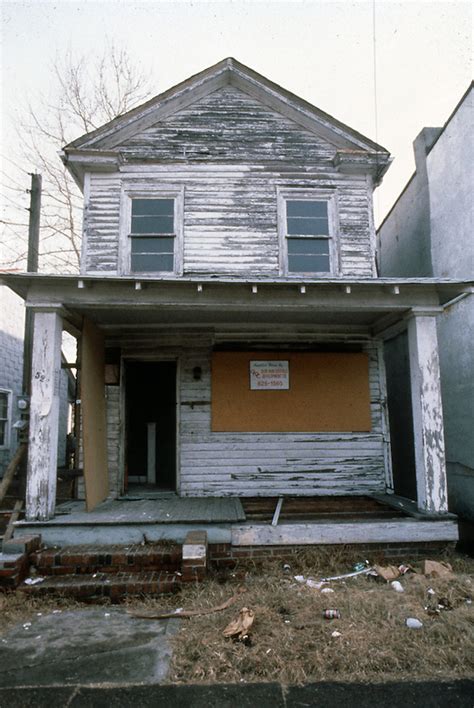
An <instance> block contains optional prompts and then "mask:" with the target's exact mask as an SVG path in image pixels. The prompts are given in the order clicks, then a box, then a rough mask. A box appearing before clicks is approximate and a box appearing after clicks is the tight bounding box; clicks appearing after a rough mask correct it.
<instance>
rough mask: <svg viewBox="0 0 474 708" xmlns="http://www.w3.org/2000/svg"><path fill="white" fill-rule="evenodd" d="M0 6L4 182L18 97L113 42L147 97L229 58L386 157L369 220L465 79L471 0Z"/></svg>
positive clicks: (385, 203) (59, 1)
mask: <svg viewBox="0 0 474 708" xmlns="http://www.w3.org/2000/svg"><path fill="white" fill-rule="evenodd" d="M0 5H1V12H2V25H1V79H2V91H1V109H2V113H1V117H2V124H1V138H2V148H1V155H2V156H3V158H4V159H3V160H2V161H1V162H0V164H1V165H2V170H3V177H4V178H5V176H6V174H8V173H9V172H10V170H13V169H14V168H13V165H12V163H10V162H8V158H9V155H10V150H11V149H13V148H14V147H15V145H14V143H15V141H16V140H17V138H16V134H15V131H14V122H15V118H14V116H15V111H16V110H18V108H19V106H20V101H21V100H22V99H23V98H24V97H25V96H26V97H29V98H34V97H35V96H39V95H41V94H43V95H45V94H47V92H48V87H49V85H50V83H51V81H52V63H53V62H54V61H55V59H56V58H57V57H61V55H64V52H66V51H67V50H72V52H79V53H81V52H83V53H86V54H87V53H89V52H97V51H98V52H99V53H100V52H101V50H102V48H103V47H104V45H105V43H106V42H113V43H115V44H117V45H118V46H122V47H125V48H126V49H127V51H128V52H129V54H130V56H131V57H132V59H133V60H134V61H135V62H136V63H137V64H139V65H141V66H142V68H143V70H144V71H146V72H148V73H149V75H150V77H151V84H152V89H153V93H160V92H161V91H164V90H166V89H167V88H169V87H171V86H173V85H175V84H176V83H178V82H180V81H182V80H184V79H186V78H187V77H189V76H191V75H193V74H195V73H197V72H198V71H200V70H202V69H204V68H206V67H207V66H210V65H212V64H214V63H216V62H218V61H220V60H221V59H223V58H224V57H228V56H233V57H235V58H236V59H238V60H239V61H240V62H242V63H244V64H247V65H248V66H250V67H251V68H253V69H254V70H256V71H258V72H259V73H261V74H263V75H264V76H266V77H267V78H269V79H271V80H272V81H274V82H276V83H278V84H280V85H281V86H283V87H285V88H286V89H288V90H290V91H292V92H293V93H295V94H297V95H299V96H301V97H302V98H304V99H306V100H307V101H309V102H310V103H313V104H314V105H316V106H318V108H320V109H322V110H324V111H326V112H327V113H330V114H331V115H333V116H334V117H336V118H337V119H339V120H341V121H342V122H344V123H346V124H348V125H349V126H351V127H352V128H354V129H356V130H358V131H359V132H361V133H362V134H364V135H366V136H367V137H369V138H371V139H372V140H375V141H376V142H378V143H380V144H381V145H383V146H384V147H385V148H387V149H388V150H389V151H390V152H391V153H392V155H393V157H394V162H393V164H392V166H391V167H390V169H389V171H388V173H387V175H386V177H385V178H384V182H383V184H382V186H381V187H379V188H378V190H377V192H376V197H375V207H376V220H377V221H378V222H380V221H381V219H382V218H383V217H384V215H385V214H386V213H387V211H388V210H389V208H390V206H391V205H392V204H393V202H394V201H395V199H396V197H397V196H398V194H399V193H400V192H401V190H402V189H403V187H404V185H405V184H406V182H407V181H408V179H409V177H410V176H411V174H412V172H413V170H414V161H413V151H412V142H413V140H414V139H415V137H416V136H417V134H418V133H419V132H420V130H421V129H422V128H423V127H424V126H441V125H443V124H444V123H445V122H446V120H447V119H448V117H449V116H450V114H451V112H452V111H453V109H454V108H455V106H456V104H457V103H458V101H459V99H460V98H461V97H462V95H463V93H464V92H465V91H466V89H467V87H468V85H469V83H470V81H471V79H472V54H473V20H472V13H473V2H464V1H458V0H453V1H451V2H428V1H426V2H420V1H418V0H413V1H410V0H404V1H403V2H391V1H385V0H375V1H374V2H373V1H372V0H360V1H358V2H350V1H344V2H332V1H330V2H323V1H320V0H312V1H311V2H301V1H299V0H295V1H294V2H288V1H285V2H279V1H278V0H273V1H271V2H268V1H262V2H259V1H257V0H253V1H251V2H245V1H244V0H235V1H231V0H222V1H221V2H205V1H204V0H194V1H193V2H188V1H186V2H179V1H175V2H161V1H160V0H147V1H143V0H142V2H132V1H131V0H108V1H106V0H102V1H100V2H96V1H93V0H90V1H89V0H82V2H77V1H74V0H56V1H55V2H51V1H50V0H34V1H33V2H32V1H31V0H25V1H21V0H17V1H15V2H9V1H8V0H3V2H1V3H0ZM59 147H60V146H58V149H59ZM5 158H7V159H6V160H5ZM25 169H26V170H27V171H28V165H25Z"/></svg>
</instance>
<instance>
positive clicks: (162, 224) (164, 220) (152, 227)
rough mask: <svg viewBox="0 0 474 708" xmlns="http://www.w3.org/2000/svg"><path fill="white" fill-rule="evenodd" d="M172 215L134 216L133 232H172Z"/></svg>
mask: <svg viewBox="0 0 474 708" xmlns="http://www.w3.org/2000/svg"><path fill="white" fill-rule="evenodd" d="M172 233H174V218H173V217H172V216H132V234H172Z"/></svg>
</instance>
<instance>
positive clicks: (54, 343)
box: [26, 311, 62, 521]
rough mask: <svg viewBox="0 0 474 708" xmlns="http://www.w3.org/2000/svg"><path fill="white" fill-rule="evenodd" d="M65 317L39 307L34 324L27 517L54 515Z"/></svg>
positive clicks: (36, 517)
mask: <svg viewBox="0 0 474 708" xmlns="http://www.w3.org/2000/svg"><path fill="white" fill-rule="evenodd" d="M61 334H62V318H61V317H60V316H59V315H58V314H57V313H56V312H51V311H49V312H41V311H36V312H35V314H34V324H33V355H32V367H31V402H30V430H29V445H28V468H27V483H26V518H27V519H28V520H29V521H33V520H38V521H46V520H47V519H50V518H51V517H53V516H54V510H55V502H56V476H57V458H58V423H59V394H60V380H61Z"/></svg>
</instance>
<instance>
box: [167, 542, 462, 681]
mask: <svg viewBox="0 0 474 708" xmlns="http://www.w3.org/2000/svg"><path fill="white" fill-rule="evenodd" d="M325 561H326V563H327V564H325ZM352 562H353V559H352ZM341 565H344V563H343V556H342V555H341V556H340V557H339V558H335V557H332V558H330V559H328V558H321V555H320V554H318V555H316V556H315V554H311V553H307V554H304V555H302V556H300V557H298V558H297V559H295V560H294V561H293V563H292V568H291V575H288V574H285V573H284V572H283V570H282V563H281V562H280V563H278V562H274V563H266V564H265V565H264V566H261V567H253V568H252V567H247V574H246V578H245V585H246V587H247V592H246V593H245V595H243V596H242V599H241V602H239V603H238V605H235V606H234V607H232V608H229V609H228V610H226V611H225V612H223V613H218V614H214V615H210V616H202V617H196V618H193V619H191V620H186V621H184V620H183V625H182V627H181V630H180V631H179V632H178V634H177V635H176V637H175V639H174V642H173V645H174V654H173V661H172V667H171V674H170V681H172V682H175V683H189V682H204V683H209V682H211V683H212V682H225V683H227V682H229V683H234V682H239V681H246V682H250V681H275V680H278V681H281V682H283V683H288V684H295V683H306V682H309V681H324V680H341V681H342V680H348V681H381V680H389V679H391V680H397V679H402V678H406V679H408V678H412V679H415V678H416V679H421V678H426V679H427V678H441V677H442V678H452V677H461V676H462V677H467V676H473V675H474V663H473V662H474V626H473V624H474V622H473V612H472V605H470V604H467V603H466V599H467V598H470V596H471V593H472V590H473V584H472V583H473V577H474V561H469V560H463V559H461V558H457V559H456V560H454V561H453V565H454V566H455V569H456V570H457V572H456V577H455V579H451V580H445V579H444V580H441V579H427V578H425V577H423V576H421V575H415V574H411V575H410V576H405V577H404V578H403V579H402V580H401V582H402V584H403V585H404V587H405V592H404V593H396V592H395V591H394V590H393V589H392V588H391V586H390V585H389V584H385V583H379V582H377V581H375V580H374V579H372V578H367V577H359V578H356V579H353V580H347V581H346V582H345V583H342V582H341V581H339V582H333V583H331V585H330V586H331V587H332V588H333V589H334V591H335V592H334V593H331V594H322V593H320V592H319V591H317V590H313V589H310V588H308V587H306V586H302V585H300V584H298V583H296V582H295V581H294V579H293V575H296V574H299V573H303V574H305V575H308V574H310V575H312V576H314V577H318V576H325V575H328V574H332V573H333V572H338V571H341V570H346V571H347V570H348V569H350V568H351V565H350V564H345V568H342V567H341ZM237 584H238V579H237V578H236V579H233V578H231V579H230V580H229V581H228V582H227V583H225V584H224V585H222V584H219V583H218V582H216V581H209V582H206V583H205V584H203V585H201V586H198V587H195V588H192V589H189V591H187V592H186V593H185V594H184V595H183V596H182V597H181V598H180V599H179V604H180V605H183V606H184V607H185V608H191V607H209V606H212V605H217V604H219V603H220V602H222V601H223V600H224V599H225V598H226V597H228V596H230V595H231V594H232V592H233V591H234V589H235V586H236V585H237ZM430 587H431V588H433V589H434V590H435V591H436V593H437V596H438V597H440V598H441V597H444V598H447V599H449V601H450V602H451V603H452V605H453V606H454V608H455V609H453V610H451V611H445V612H443V613H441V614H440V615H438V616H430V615H428V614H427V612H426V611H425V610H424V607H425V605H426V603H427V597H428V596H427V590H428V588H430ZM241 606H247V607H249V608H251V609H253V610H254V611H255V617H256V619H255V623H254V627H253V632H252V637H251V645H250V646H246V645H245V644H242V643H235V642H233V641H232V640H230V639H226V638H225V637H223V635H222V630H223V628H224V627H225V626H226V624H227V622H229V621H230V620H231V619H232V618H233V617H235V616H236V615H237V613H238V610H239V609H240V607H241ZM329 608H338V609H339V610H340V611H341V615H342V617H341V619H340V620H325V619H324V618H323V611H324V610H325V609H329ZM407 617H418V618H419V619H421V620H422V622H423V628H422V629H421V630H413V629H408V628H407V627H406V626H405V619H406V618H407ZM335 630H337V631H338V632H340V633H341V636H340V637H332V636H331V635H332V633H333V632H334V631H335Z"/></svg>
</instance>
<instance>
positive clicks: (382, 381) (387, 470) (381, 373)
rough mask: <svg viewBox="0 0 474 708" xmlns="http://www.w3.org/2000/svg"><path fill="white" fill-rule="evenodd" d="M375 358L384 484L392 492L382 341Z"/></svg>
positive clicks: (385, 374) (379, 343) (378, 345)
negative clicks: (377, 375) (377, 377)
mask: <svg viewBox="0 0 474 708" xmlns="http://www.w3.org/2000/svg"><path fill="white" fill-rule="evenodd" d="M377 359H378V365H379V368H378V373H379V387H380V405H381V420H382V435H383V441H384V445H383V450H384V455H383V456H384V463H385V486H386V489H387V491H391V492H393V469H392V452H391V440H390V422H389V416H388V399H387V373H386V370H385V359H384V350H383V342H382V341H379V342H378V343H377Z"/></svg>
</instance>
